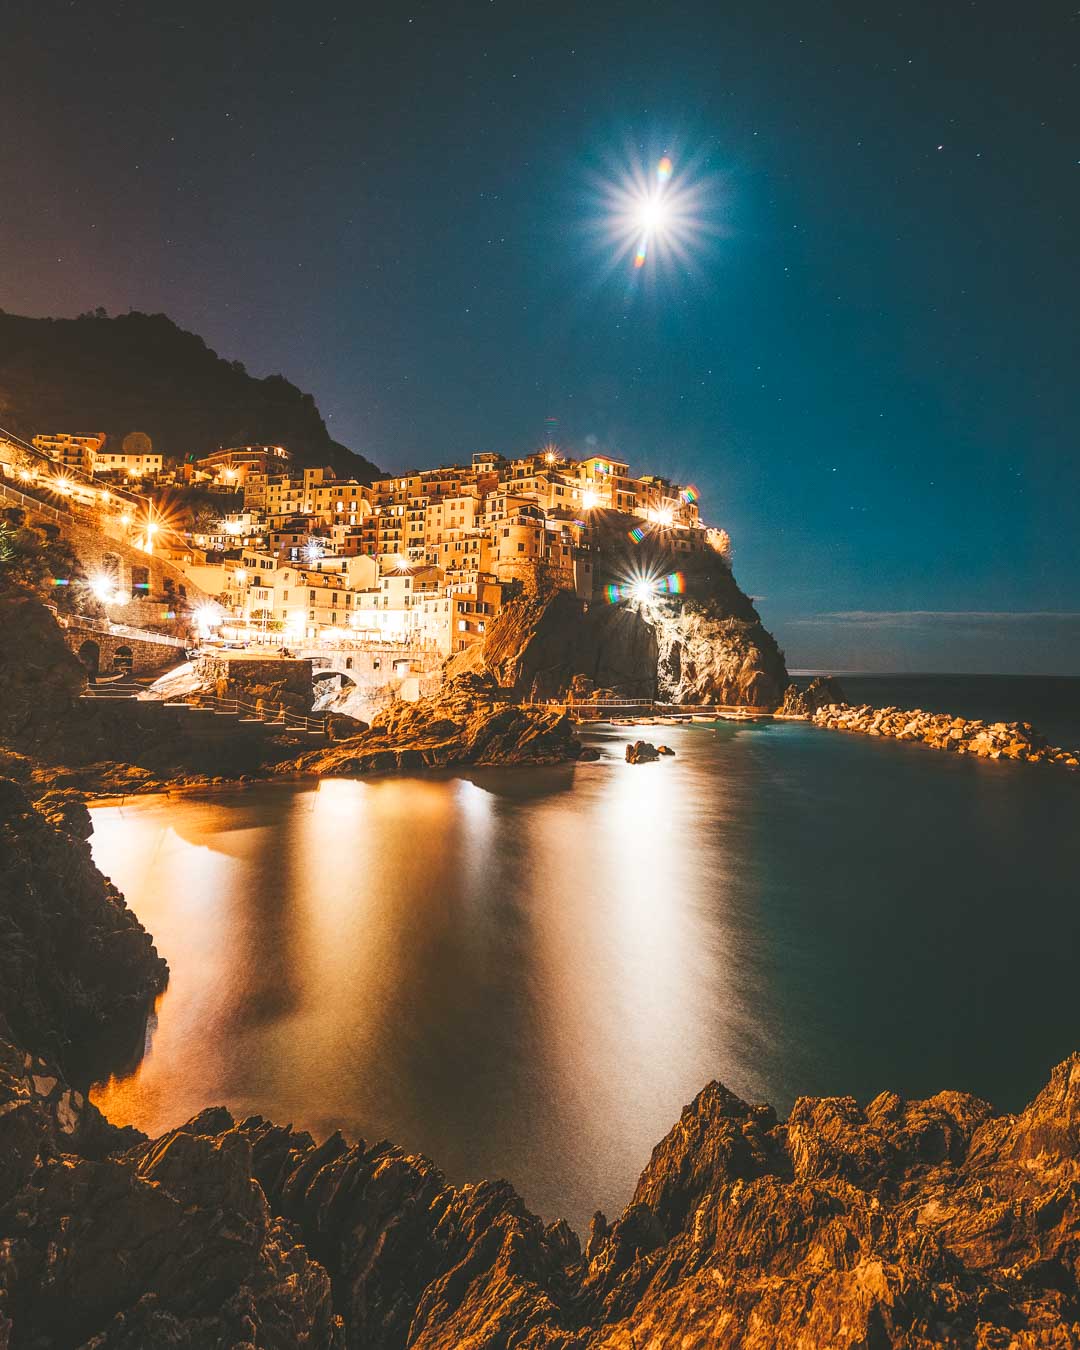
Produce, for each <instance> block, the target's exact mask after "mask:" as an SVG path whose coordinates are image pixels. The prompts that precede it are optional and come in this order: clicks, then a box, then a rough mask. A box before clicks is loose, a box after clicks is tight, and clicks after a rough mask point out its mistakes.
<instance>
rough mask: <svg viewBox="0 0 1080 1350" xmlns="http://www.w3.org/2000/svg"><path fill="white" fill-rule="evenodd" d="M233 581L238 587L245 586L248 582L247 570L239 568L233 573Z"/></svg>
mask: <svg viewBox="0 0 1080 1350" xmlns="http://www.w3.org/2000/svg"><path fill="white" fill-rule="evenodd" d="M233 581H235V582H236V584H237V585H238V586H243V585H244V583H245V582H246V581H247V569H246V568H244V567H238V568H237V569H236V571H235V572H234V573H233Z"/></svg>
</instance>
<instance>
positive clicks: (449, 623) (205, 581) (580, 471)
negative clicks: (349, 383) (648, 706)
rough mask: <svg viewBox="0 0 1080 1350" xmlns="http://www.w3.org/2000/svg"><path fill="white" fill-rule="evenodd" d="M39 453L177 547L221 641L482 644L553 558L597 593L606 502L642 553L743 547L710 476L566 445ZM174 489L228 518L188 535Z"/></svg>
mask: <svg viewBox="0 0 1080 1350" xmlns="http://www.w3.org/2000/svg"><path fill="white" fill-rule="evenodd" d="M34 448H35V450H36V451H37V452H38V453H39V454H40V455H41V456H43V457H47V460H48V462H49V465H50V466H53V467H52V470H51V471H52V474H53V478H52V482H51V484H49V486H50V487H51V489H52V490H53V491H54V492H55V491H59V492H61V493H62V494H63V495H65V496H66V497H67V498H69V499H71V500H75V501H81V503H82V505H83V506H87V505H89V504H90V503H91V501H93V502H95V503H96V505H97V509H98V510H99V511H100V512H101V513H102V517H103V521H104V523H105V526H106V529H107V532H108V533H109V534H110V535H111V536H113V537H114V538H115V537H117V535H118V531H119V532H120V533H122V534H123V536H124V538H125V542H126V543H128V544H130V545H133V546H135V547H137V548H143V549H144V550H145V551H146V552H148V553H153V554H154V555H156V556H157V557H158V558H161V559H168V561H169V562H171V563H172V565H173V566H174V567H175V568H176V569H178V570H179V571H180V572H181V573H183V574H184V576H185V577H186V578H187V579H188V581H189V582H190V589H191V593H192V594H193V595H197V594H200V593H201V594H202V595H203V596H206V597H212V598H213V602H212V603H211V604H207V603H201V604H199V605H198V607H197V610H196V617H197V620H198V624H199V627H200V630H201V633H202V636H203V637H204V638H215V639H217V640H225V641H237V642H246V643H253V644H258V645H259V646H278V647H301V646H303V647H307V648H310V647H313V646H315V647H326V646H331V647H332V646H363V645H370V644H380V645H382V644H394V645H400V646H401V647H403V648H407V649H409V650H411V651H413V652H426V653H430V654H432V656H436V655H437V656H438V657H439V658H440V659H442V658H445V657H447V656H449V655H450V654H452V653H454V652H458V651H462V650H464V649H465V648H467V647H468V646H470V645H472V644H473V643H475V642H477V641H480V640H481V639H482V638H483V635H484V633H485V631H486V629H487V626H488V624H489V623H490V622H491V619H492V617H493V616H494V615H495V614H496V613H497V612H498V610H499V608H500V606H501V605H502V603H503V601H504V599H505V598H506V597H507V595H508V594H510V593H511V592H512V591H513V589H515V583H519V582H521V581H522V580H523V579H525V578H526V577H527V576H528V575H530V574H535V572H536V569H537V567H538V566H540V567H543V568H544V569H546V571H547V573H548V575H549V576H550V577H551V578H552V579H553V580H554V581H555V582H556V583H557V584H558V585H561V586H563V587H565V588H567V589H570V590H573V591H574V592H575V593H576V594H577V595H579V596H580V597H581V598H582V599H583V600H586V601H591V600H592V599H594V598H597V596H598V594H599V587H598V586H596V585H594V566H595V537H594V535H595V529H594V527H595V522H596V521H597V519H598V516H597V513H598V512H601V511H618V512H621V513H625V514H626V515H627V516H628V517H634V518H636V519H635V521H633V522H630V524H629V527H628V529H627V533H628V535H629V539H628V551H630V549H631V548H632V545H633V544H634V543H638V542H640V541H641V539H643V538H644V537H645V536H646V535H647V534H649V533H651V532H653V531H661V532H662V533H663V538H664V543H665V545H666V547H667V548H668V549H669V550H670V552H671V553H672V554H673V555H675V556H676V558H677V555H678V554H679V553H689V552H694V551H699V550H703V549H708V548H712V549H716V550H718V551H720V552H724V551H726V549H727V548H728V546H729V545H728V540H727V536H726V534H725V533H724V532H723V531H721V530H714V529H709V528H707V527H705V526H704V525H703V524H702V522H701V518H700V512H699V502H698V494H697V492H696V490H695V489H694V488H693V487H690V486H683V485H680V484H677V483H673V482H671V481H669V480H668V479H665V478H661V477H658V476H656V475H652V474H643V475H640V476H633V475H631V473H630V470H629V465H628V463H627V462H626V461H625V460H619V459H617V458H613V457H612V456H610V455H601V454H597V455H591V456H589V457H588V458H586V459H582V460H573V459H570V458H568V457H567V456H566V455H564V454H563V453H562V452H561V451H560V450H558V449H557V448H555V447H548V448H546V449H544V450H542V451H539V452H537V453H535V454H529V455H525V456H522V457H520V458H506V457H504V456H502V455H499V454H495V453H488V452H484V453H478V454H475V455H473V457H472V462H471V463H470V464H468V465H451V466H447V467H441V468H434V469H426V470H417V471H412V472H409V473H405V474H398V475H391V476H387V477H384V478H380V479H377V480H376V481H375V482H373V483H372V484H371V485H370V486H368V485H367V484H364V483H360V482H358V481H356V480H354V479H343V478H338V477H335V475H334V474H333V472H332V471H331V470H330V469H328V468H303V469H299V468H297V469H295V470H294V469H292V467H291V463H290V455H289V452H288V450H287V449H286V448H285V447H283V446H277V445H249V446H240V447H233V448H229V449H222V450H218V451H215V452H214V453H212V454H209V455H206V456H204V457H203V458H200V459H196V460H192V461H190V462H188V463H185V464H183V465H181V466H179V467H175V468H172V469H169V470H166V469H164V468H163V465H162V457H161V455H159V454H154V453H153V451H152V449H151V447H150V444H149V441H148V440H147V439H146V438H145V437H142V438H139V437H137V436H135V437H126V438H125V440H124V443H123V446H122V447H120V448H109V447H108V446H107V445H106V441H105V437H104V436H100V437H98V436H75V435H69V434H56V435H50V436H38V437H35V439H34ZM3 467H4V469H5V472H6V473H7V476H8V478H9V479H10V478H16V479H17V477H20V476H21V478H22V480H23V482H24V483H27V484H29V483H30V481H31V480H34V482H35V485H36V486H40V485H41V484H42V482H46V483H48V479H49V469H48V468H44V469H43V468H42V467H40V466H35V467H34V468H33V469H32V470H28V469H27V468H26V465H25V463H24V464H23V465H22V467H21V468H20V469H19V471H18V475H16V474H15V470H14V466H13V465H11V464H5V465H4V466H3ZM57 484H59V487H58V486H57ZM170 484H175V485H185V486H187V485H195V486H201V487H203V488H204V489H206V490H207V492H208V494H209V496H210V499H211V500H213V498H214V496H216V495H218V494H220V495H221V497H222V502H223V509H222V511H221V513H220V515H215V513H214V512H213V511H212V510H210V511H207V510H203V511H200V513H199V515H198V517H197V520H196V526H195V528H194V529H189V530H184V531H183V532H179V531H177V530H176V529H175V528H174V527H170V525H169V522H168V519H167V508H166V507H165V506H163V507H162V512H161V513H159V515H158V516H157V517H155V509H154V508H153V507H150V508H149V511H147V510H142V511H140V510H139V509H138V501H139V498H137V497H133V496H132V495H131V494H132V490H133V489H141V490H142V491H143V492H146V493H148V494H150V499H152V500H156V501H158V502H163V501H164V500H165V496H164V495H163V489H165V488H167V487H168V486H169V485H170ZM238 497H239V505H238V501H237V498H238ZM676 566H677V563H676ZM107 585H111V581H110V582H107ZM183 589H184V590H185V593H186V592H187V588H183ZM99 598H101V599H103V601H105V602H109V601H111V600H117V599H122V597H121V596H119V594H118V593H117V592H115V591H114V592H113V593H112V594H109V595H104V594H103V595H102V596H101V597H99Z"/></svg>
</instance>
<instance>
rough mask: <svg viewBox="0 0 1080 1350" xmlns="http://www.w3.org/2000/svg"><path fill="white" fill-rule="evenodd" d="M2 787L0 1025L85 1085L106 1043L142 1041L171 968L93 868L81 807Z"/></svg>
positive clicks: (126, 1045)
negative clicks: (39, 804) (37, 803)
mask: <svg viewBox="0 0 1080 1350" xmlns="http://www.w3.org/2000/svg"><path fill="white" fill-rule="evenodd" d="M43 807H44V812H45V813H44V814H43V813H42V812H41V811H38V810H35V809H34V807H33V806H31V805H30V802H29V801H28V799H27V797H26V795H25V793H24V791H23V789H22V788H21V787H20V786H18V785H17V784H15V783H14V782H12V781H11V780H10V779H0V1018H2V1019H3V1020H4V1021H6V1023H7V1024H8V1026H9V1027H10V1028H11V1030H12V1032H13V1034H14V1036H15V1038H16V1040H17V1041H18V1043H19V1044H20V1045H21V1046H23V1047H24V1048H25V1049H26V1050H28V1051H32V1052H34V1053H35V1054H41V1055H47V1056H48V1057H49V1058H51V1059H53V1060H55V1061H57V1062H58V1063H59V1064H61V1065H62V1066H63V1068H64V1070H65V1072H66V1073H67V1074H68V1075H69V1076H71V1077H73V1078H74V1079H75V1080H76V1081H81V1082H82V1084H83V1085H85V1080H86V1078H87V1077H88V1076H89V1073H90V1070H91V1069H92V1068H93V1067H94V1063H95V1059H96V1056H97V1054H98V1053H99V1047H100V1046H101V1045H102V1044H104V1043H107V1042H108V1043H111V1044H113V1045H114V1046H115V1045H119V1046H121V1047H123V1049H124V1051H125V1052H128V1053H129V1052H130V1049H131V1047H132V1046H133V1045H134V1044H136V1043H138V1041H139V1040H140V1039H141V1034H142V1028H143V1027H144V1026H145V1022H146V1014H147V1012H148V1010H149V1007H150V1004H151V1002H152V1000H153V998H154V997H155V996H156V995H157V994H159V993H160V992H161V990H162V989H164V987H165V980H166V973H167V972H166V966H165V962H164V961H163V960H162V959H161V957H160V956H158V954H157V952H156V951H155V950H154V945H153V942H152V941H151V938H150V935H149V933H147V932H146V930H145V929H144V928H143V926H142V925H141V924H140V923H139V921H138V920H137V919H136V918H135V916H134V914H132V912H131V910H129V909H128V907H127V905H126V904H125V903H124V899H123V897H122V896H121V895H120V893H119V891H117V889H116V887H115V886H113V885H112V884H111V883H110V882H108V881H107V880H106V879H105V878H104V877H103V876H102V875H101V873H100V872H99V871H98V870H97V868H96V867H95V866H94V864H93V861H92V859H91V856H90V848H89V845H88V844H87V843H86V842H85V840H86V836H87V835H88V834H89V828H88V827H89V821H88V818H87V813H86V809H85V807H83V806H81V805H80V804H79V803H78V802H77V801H72V800H70V799H65V798H63V797H61V798H59V799H57V798H56V797H53V798H51V799H48V798H47V799H45V800H44V802H43Z"/></svg>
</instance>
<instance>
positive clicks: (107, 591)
mask: <svg viewBox="0 0 1080 1350" xmlns="http://www.w3.org/2000/svg"><path fill="white" fill-rule="evenodd" d="M89 585H90V593H91V594H92V595H93V597H94V599H95V600H100V601H101V603H102V604H107V603H108V602H109V601H110V600H111V599H112V596H113V590H114V586H113V579H112V577H111V576H109V574H108V573H107V572H96V573H95V574H94V575H93V576H92V577H90V579H89Z"/></svg>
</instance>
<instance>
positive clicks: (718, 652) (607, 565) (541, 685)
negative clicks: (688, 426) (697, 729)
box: [447, 511, 787, 707]
mask: <svg viewBox="0 0 1080 1350" xmlns="http://www.w3.org/2000/svg"><path fill="white" fill-rule="evenodd" d="M595 517H596V518H595V521H594V528H595V533H596V537H597V544H598V550H597V558H596V566H595V571H594V578H593V594H592V599H591V600H589V601H587V602H586V601H583V600H581V599H579V598H577V597H576V596H575V595H574V594H573V593H572V592H569V591H566V590H559V589H558V588H557V587H555V586H554V585H552V584H550V583H548V582H546V579H545V577H544V576H543V574H542V573H537V575H536V577H535V578H534V580H533V582H532V584H527V585H526V586H525V587H524V591H523V593H522V594H521V595H519V596H518V597H516V598H514V599H512V600H511V601H510V602H509V603H508V604H506V605H505V606H504V607H503V609H502V610H501V611H500V612H499V614H497V615H496V617H495V618H494V620H493V621H492V623H491V624H490V626H489V630H488V633H487V635H486V637H485V639H484V642H483V644H482V645H480V646H478V647H474V648H472V649H471V650H470V651H467V652H464V653H462V654H461V655H460V656H455V657H453V658H452V659H451V661H450V662H449V664H448V667H447V668H448V670H449V671H450V672H451V673H452V674H455V673H459V672H462V671H473V672H480V673H485V674H490V675H493V676H494V677H495V679H496V680H497V681H498V683H499V684H500V685H501V686H502V687H503V688H506V689H509V690H512V691H513V692H514V693H515V694H516V695H518V696H520V697H526V698H534V699H548V698H557V697H562V696H564V695H565V694H566V693H567V692H568V691H569V690H570V689H571V688H572V687H573V686H574V684H575V681H577V682H578V684H579V685H583V686H584V687H585V688H596V689H601V690H609V691H611V692H612V693H613V694H615V695H617V696H619V697H624V698H641V699H659V700H661V701H664V702H671V703H686V704H700V703H726V704H734V705H748V704H749V705H753V706H757V707H774V706H775V705H776V704H778V703H779V702H780V700H781V698H782V697H783V693H784V689H785V686H786V685H787V670H786V669H785V666H784V657H783V653H782V652H781V651H780V649H779V647H778V646H777V644H776V641H775V639H774V638H773V636H772V634H771V633H769V632H767V631H766V629H765V627H764V626H763V624H762V622H761V618H760V616H759V614H758V612H757V610H756V609H755V608H754V606H753V604H752V602H751V601H750V599H749V598H748V597H747V596H746V595H745V594H744V593H743V592H742V591H741V590H740V589H739V587H738V585H737V584H736V581H735V578H734V576H733V574H732V571H731V568H730V566H729V565H728V563H727V562H726V561H725V560H724V558H723V557H722V556H721V555H720V554H719V553H715V552H712V551H711V550H710V551H706V552H704V553H684V552H679V551H676V549H675V542H676V541H675V540H674V539H665V537H664V536H663V535H662V534H658V535H656V536H655V537H654V536H646V538H645V539H643V540H642V541H641V543H639V544H634V543H633V542H632V541H631V538H630V532H631V531H632V530H633V529H634V527H635V526H636V525H638V524H639V523H640V522H639V521H638V519H637V517H636V516H628V515H624V514H622V513H620V512H616V511H607V512H602V513H601V512H597V513H595ZM643 577H644V578H650V579H652V580H654V581H656V582H660V583H663V584H662V585H660V586H659V587H658V588H657V591H656V593H655V594H654V595H652V596H650V597H649V598H648V599H645V600H640V601H637V600H634V599H633V598H629V597H627V595H626V591H627V587H628V583H630V582H632V581H633V580H635V579H640V578H643ZM675 577H677V578H678V581H677V583H676V584H675V585H669V582H670V580H671V579H672V578H675ZM611 587H614V588H616V591H617V592H618V594H619V597H620V598H617V599H614V600H609V598H608V597H609V596H614V595H615V593H616V592H615V591H611V590H610V589H609V588H611Z"/></svg>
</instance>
